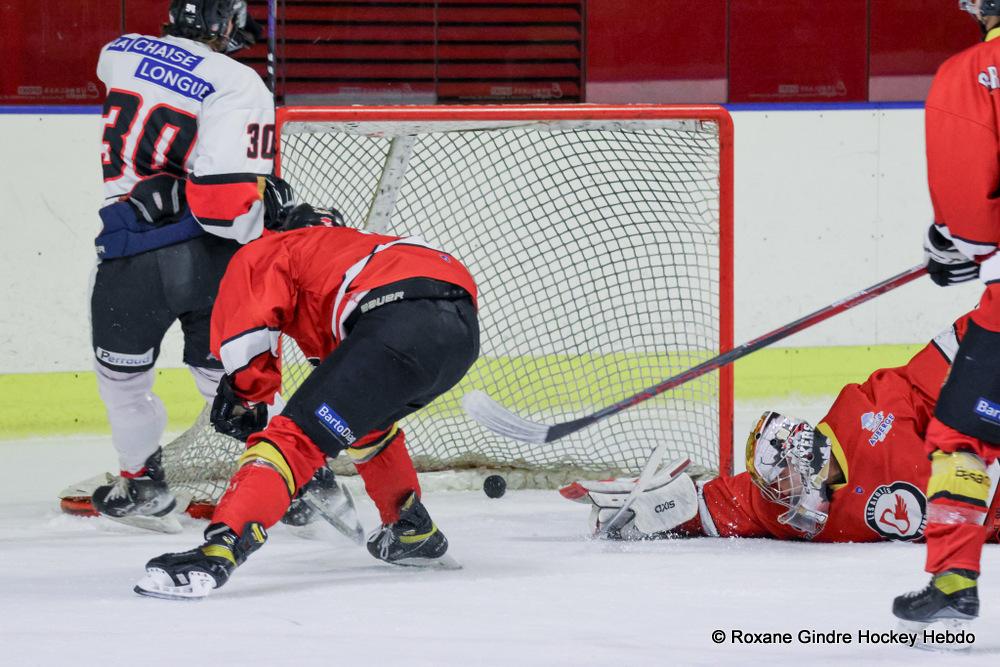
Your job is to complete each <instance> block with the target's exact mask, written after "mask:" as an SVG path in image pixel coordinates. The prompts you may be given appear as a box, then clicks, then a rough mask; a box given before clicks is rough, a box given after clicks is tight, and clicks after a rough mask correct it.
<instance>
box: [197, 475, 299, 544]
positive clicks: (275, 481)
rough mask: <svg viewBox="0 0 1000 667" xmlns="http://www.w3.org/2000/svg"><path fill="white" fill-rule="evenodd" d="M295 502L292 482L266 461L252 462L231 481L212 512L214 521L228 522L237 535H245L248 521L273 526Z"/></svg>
mask: <svg viewBox="0 0 1000 667" xmlns="http://www.w3.org/2000/svg"><path fill="white" fill-rule="evenodd" d="M291 502H292V499H291V497H290V496H289V495H288V485H287V484H286V483H285V480H284V478H283V477H282V476H281V474H280V473H278V471H277V470H275V469H274V468H272V467H271V466H269V465H267V464H266V463H259V462H254V463H250V464H248V465H244V466H243V467H241V468H240V469H239V470H237V471H236V474H235V475H233V477H232V479H231V480H230V481H229V488H228V489H226V492H225V493H224V494H223V496H222V498H220V499H219V502H218V504H217V505H216V506H215V512H213V513H212V523H224V524H226V525H227V526H229V527H230V528H232V529H233V530H234V531H236V533H237V534H242V531H243V526H245V525H246V523H247V522H248V521H257V522H259V523H262V524H264V526H265V527H266V528H270V527H271V526H273V525H274V524H276V523H278V521H280V520H281V517H283V516H284V515H285V511H286V510H287V509H288V506H289V505H290V504H291Z"/></svg>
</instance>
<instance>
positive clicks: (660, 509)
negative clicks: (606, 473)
mask: <svg viewBox="0 0 1000 667" xmlns="http://www.w3.org/2000/svg"><path fill="white" fill-rule="evenodd" d="M634 486H635V480H634V479H616V480H607V481H600V482H576V483H574V484H571V485H570V486H568V487H565V488H564V489H561V490H560V493H561V494H562V495H563V496H564V497H566V498H569V499H571V500H576V501H578V502H589V503H590V504H591V505H592V507H591V512H590V527H591V528H592V529H593V531H594V532H595V533H597V532H598V531H600V530H607V534H608V535H609V536H610V537H613V538H614V537H617V538H619V539H626V540H636V539H651V538H657V537H665V536H666V535H667V534H670V533H673V532H675V531H676V530H677V529H678V528H680V527H681V526H683V525H684V524H687V523H688V522H690V521H691V520H692V519H694V518H695V516H696V515H697V514H698V491H697V489H696V488H695V484H694V480H693V479H692V478H691V477H690V476H689V475H687V474H683V473H682V474H680V475H678V476H676V477H668V476H664V475H662V474H660V475H657V476H656V477H654V478H653V480H652V481H651V482H650V487H649V488H648V489H646V490H645V491H643V492H642V493H640V494H639V496H638V497H637V498H636V499H635V502H633V503H632V506H631V507H630V508H629V509H628V511H626V512H625V513H624V514H623V515H622V517H621V518H620V519H619V520H618V521H617V522H616V524H617V525H614V526H607V522H608V521H611V520H612V519H613V517H614V516H615V515H616V514H617V513H618V510H619V509H620V508H621V507H622V505H623V504H624V503H625V502H626V499H627V498H628V496H629V493H630V492H631V491H632V489H633V488H634Z"/></svg>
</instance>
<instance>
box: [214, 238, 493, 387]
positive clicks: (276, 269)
mask: <svg viewBox="0 0 1000 667" xmlns="http://www.w3.org/2000/svg"><path fill="white" fill-rule="evenodd" d="M409 278H431V279H434V280H438V281H441V282H445V283H449V284H452V285H457V286H459V287H461V288H462V289H464V290H465V291H466V292H468V293H469V295H470V296H471V297H472V299H473V302H475V300H476V297H477V293H476V284H475V282H474V281H473V279H472V276H471V275H470V274H469V272H468V270H467V269H466V268H465V267H464V266H463V265H462V264H461V263H460V262H459V261H458V260H457V259H455V258H454V257H452V256H451V255H449V254H447V253H445V252H442V251H441V250H437V249H434V248H432V247H430V246H428V245H427V244H426V243H425V242H424V241H423V240H422V239H419V238H415V237H414V238H400V237H396V236H386V235H382V234H370V233H367V232H362V231H359V230H357V229H351V228H345V227H306V228H304V229H298V230H295V231H290V232H281V233H276V234H269V235H267V236H265V237H263V238H261V239H259V240H256V241H254V242H253V243H250V244H248V245H246V246H245V247H243V248H241V249H240V250H239V252H237V253H236V254H235V255H233V258H232V259H231V260H230V262H229V266H228V268H227V269H226V275H225V276H224V277H223V279H222V283H221V285H220V286H219V294H218V297H217V299H216V302H215V306H214V308H213V310H212V341H211V345H212V353H213V354H214V355H215V356H217V357H218V358H219V359H221V360H222V363H223V365H224V366H225V369H226V372H227V373H229V374H230V375H233V381H234V385H235V387H236V391H237V392H238V393H239V395H240V396H242V397H243V398H245V399H247V400H249V401H253V402H261V401H263V402H265V403H271V402H272V401H273V397H274V394H275V393H276V392H277V391H278V390H279V389H280V387H281V358H280V356H281V351H280V349H279V343H278V341H279V337H280V334H282V333H284V334H287V335H288V336H291V337H292V338H293V339H294V340H295V342H296V343H298V345H299V347H300V348H301V349H302V352H303V353H304V354H305V355H306V357H308V358H310V359H318V360H323V359H325V358H326V356H327V355H329V354H330V353H331V352H333V350H334V349H336V347H337V346H338V345H339V344H340V343H341V341H343V339H344V337H345V336H346V332H345V330H344V324H345V321H346V320H347V318H348V317H350V315H351V314H352V313H354V312H355V310H356V309H357V307H358V304H360V303H361V301H362V300H363V299H364V297H365V295H367V294H368V293H369V291H371V290H372V289H374V288H377V287H381V286H383V285H388V284H390V283H396V282H399V281H401V280H406V279H409ZM399 298H406V295H405V294H402V295H400V297H399Z"/></svg>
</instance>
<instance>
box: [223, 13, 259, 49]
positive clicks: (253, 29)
mask: <svg viewBox="0 0 1000 667" xmlns="http://www.w3.org/2000/svg"><path fill="white" fill-rule="evenodd" d="M233 23H234V25H233V33H232V34H231V35H230V36H229V43H228V44H226V53H235V52H236V51H239V50H241V49H245V48H247V47H250V46H253V45H254V44H256V43H257V42H259V41H260V40H261V38H262V37H263V36H264V31H263V30H262V29H261V27H260V24H259V23H257V22H256V21H255V20H254V18H253V16H251V15H250V14H248V13H247V3H246V2H240V3H238V4H237V6H236V15H235V16H234V17H233Z"/></svg>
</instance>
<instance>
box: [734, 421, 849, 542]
mask: <svg viewBox="0 0 1000 667" xmlns="http://www.w3.org/2000/svg"><path fill="white" fill-rule="evenodd" d="M830 449H831V447H830V441H829V440H828V439H827V438H826V436H824V435H823V434H822V433H817V432H816V431H815V429H813V427H812V426H810V425H809V423H808V422H805V421H802V420H801V419H795V418H794V417H786V416H785V415H782V414H780V413H778V412H771V411H769V412H765V413H764V414H763V415H761V418H760V419H759V420H758V421H757V425H756V426H754V428H753V430H752V431H751V432H750V436H749V437H748V438H747V448H746V458H747V472H749V473H750V477H751V479H753V482H754V485H756V486H757V488H758V489H760V491H761V493H762V494H763V495H764V497H766V498H767V499H768V500H770V501H772V502H774V503H777V504H779V505H781V506H782V507H786V508H788V511H787V512H785V513H784V514H782V515H781V516H779V517H778V521H780V522H781V523H783V524H786V525H789V526H791V527H792V528H795V529H796V530H798V531H800V532H802V533H805V534H806V535H808V536H809V537H815V536H816V535H817V534H818V533H819V532H820V531H821V530H823V526H824V524H825V523H826V519H827V515H828V512H829V509H830V495H829V489H828V488H827V484H826V480H827V477H828V476H829V474H830Z"/></svg>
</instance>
